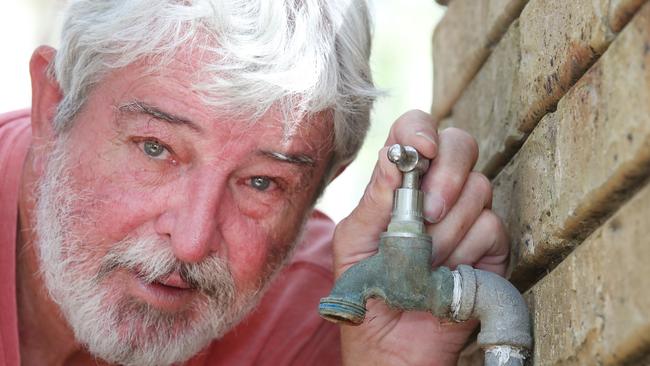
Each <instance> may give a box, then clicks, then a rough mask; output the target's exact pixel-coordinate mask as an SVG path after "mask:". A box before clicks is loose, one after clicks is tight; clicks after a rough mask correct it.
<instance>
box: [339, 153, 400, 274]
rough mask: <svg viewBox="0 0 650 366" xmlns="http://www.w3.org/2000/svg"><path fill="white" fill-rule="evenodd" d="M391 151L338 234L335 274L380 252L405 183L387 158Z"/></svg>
mask: <svg viewBox="0 0 650 366" xmlns="http://www.w3.org/2000/svg"><path fill="white" fill-rule="evenodd" d="M387 152H388V147H384V148H382V149H381V150H380V151H379V157H378V160H377V164H376V165H375V169H374V171H373V173H372V177H371V179H370V183H368V186H367V187H366V190H365V192H364V194H363V197H361V200H360V202H359V205H357V207H356V208H355V209H354V210H353V211H352V213H350V215H349V216H348V217H346V218H345V219H343V220H342V221H341V222H340V223H339V224H338V225H337V227H336V230H335V232H334V243H336V245H335V247H334V251H335V253H334V254H335V256H334V261H335V270H336V272H338V273H342V272H343V271H344V270H345V269H347V267H349V266H350V265H352V264H354V263H356V262H357V261H359V260H361V259H363V258H365V257H368V256H370V255H372V254H374V253H375V252H376V251H377V241H378V238H379V235H380V234H381V232H382V231H384V230H385V229H386V227H387V226H388V222H389V221H390V214H391V211H392V206H393V192H394V191H395V189H397V188H398V187H399V186H400V184H401V183H402V174H401V173H400V171H399V170H398V169H397V166H395V164H393V163H391V162H390V161H389V160H388V157H387Z"/></svg>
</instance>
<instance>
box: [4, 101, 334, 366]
mask: <svg viewBox="0 0 650 366" xmlns="http://www.w3.org/2000/svg"><path fill="white" fill-rule="evenodd" d="M30 141H31V128H30V115H29V111H28V110H23V111H17V112H12V113H7V114H4V115H0V279H2V280H1V281H0V363H1V364H2V365H11V366H13V365H19V364H20V350H19V341H18V309H16V228H17V222H18V189H19V186H20V177H21V174H22V166H23V162H24V160H25V155H26V152H27V149H28V147H29V144H30ZM333 230H334V224H333V222H332V221H331V220H330V219H329V218H328V217H327V216H325V215H324V214H322V213H320V212H318V211H315V212H314V213H313V214H312V215H311V217H310V218H309V220H308V221H307V226H306V228H305V234H304V239H303V241H302V242H301V243H300V244H299V245H298V248H297V249H296V253H295V254H294V257H293V259H292V260H291V261H290V263H289V264H288V266H287V267H286V268H284V270H283V271H282V272H281V273H280V275H279V276H278V277H277V279H276V280H275V282H273V284H271V286H270V288H269V290H268V292H267V293H266V294H265V295H264V297H263V298H262V301H261V302H260V304H259V306H258V307H257V309H256V310H254V311H253V313H251V314H250V315H249V316H248V317H247V318H246V319H245V320H244V321H242V323H241V324H239V325H238V326H237V327H235V328H234V329H233V330H231V331H230V332H229V333H228V334H226V335H225V336H224V337H223V338H222V339H219V340H215V341H214V342H212V344H210V346H208V347H207V348H206V349H205V350H203V351H202V352H201V353H200V354H198V355H197V356H196V357H194V358H193V359H192V360H190V361H189V362H188V363H187V364H188V365H336V364H340V363H341V361H340V343H339V332H338V327H337V326H336V325H334V324H331V323H329V322H326V321H324V320H322V319H321V318H320V317H319V316H318V301H319V300H320V298H321V297H325V296H327V295H328V293H329V291H330V289H331V287H332V282H333V275H332V271H331V267H332V254H331V239H332V233H333Z"/></svg>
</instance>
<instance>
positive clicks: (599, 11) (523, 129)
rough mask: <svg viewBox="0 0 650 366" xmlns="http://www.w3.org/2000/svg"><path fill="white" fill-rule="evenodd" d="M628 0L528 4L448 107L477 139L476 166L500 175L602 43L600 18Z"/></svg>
mask: <svg viewBox="0 0 650 366" xmlns="http://www.w3.org/2000/svg"><path fill="white" fill-rule="evenodd" d="M635 1H638V0H619V1H616V0H611V1H610V0H574V1H556V0H530V1H529V2H528V4H527V5H526V7H525V8H524V9H523V11H522V12H521V16H520V17H519V19H518V22H516V23H513V25H512V26H511V27H510V29H509V30H508V32H507V33H506V35H504V37H503V39H502V40H501V42H500V43H506V42H508V43H509V44H504V45H501V44H499V45H497V47H496V48H495V50H494V51H493V52H492V54H491V55H490V56H489V58H488V59H487V61H486V62H485V64H484V66H483V67H482V68H481V70H480V71H479V72H478V74H477V75H476V76H475V77H474V79H473V80H472V81H471V83H470V84H469V85H468V86H467V88H466V90H465V91H463V94H462V95H461V97H460V98H459V100H458V101H457V102H456V104H455V105H454V107H453V112H452V121H453V125H455V126H457V127H460V128H463V129H465V130H468V131H469V132H470V133H472V134H473V135H474V136H475V137H476V138H477V139H478V140H479V141H481V143H480V145H481V148H482V150H481V155H480V156H479V161H478V163H477V169H478V170H481V171H483V172H484V173H485V174H486V175H488V176H489V177H494V176H495V175H496V174H497V173H498V172H499V170H500V169H501V168H502V167H503V166H504V165H505V164H506V163H507V162H508V160H510V158H511V157H512V156H513V155H514V153H515V152H516V151H517V150H518V149H519V148H520V147H521V145H522V143H523V141H524V140H525V139H526V137H527V136H528V135H529V134H530V132H531V131H532V130H533V128H534V127H535V126H536V125H537V123H538V122H539V120H540V119H541V117H543V116H544V115H545V114H546V113H548V112H551V111H553V110H555V108H556V104H557V102H558V100H559V99H560V98H561V97H562V96H563V95H564V94H566V92H567V90H568V89H569V88H570V87H571V86H572V85H573V84H574V83H575V82H576V80H578V79H579V78H580V77H581V76H582V75H583V74H584V72H585V71H586V70H587V69H588V68H589V67H590V66H591V65H592V64H593V63H594V62H595V61H596V60H597V59H598V57H600V55H601V54H602V53H603V52H605V50H606V49H607V47H609V45H610V43H611V42H612V41H613V39H614V38H615V33H614V31H613V29H611V28H610V25H609V23H610V21H609V20H608V17H607V15H608V14H622V13H625V11H624V10H623V9H628V11H630V9H637V8H635V7H634V6H633V5H634V4H633V3H634V2H635ZM628 18H629V17H628ZM616 19H620V20H619V22H623V21H624V20H626V19H625V18H624V17H618V18H616ZM617 29H618V28H617ZM500 68H505V70H501V71H499V70H500Z"/></svg>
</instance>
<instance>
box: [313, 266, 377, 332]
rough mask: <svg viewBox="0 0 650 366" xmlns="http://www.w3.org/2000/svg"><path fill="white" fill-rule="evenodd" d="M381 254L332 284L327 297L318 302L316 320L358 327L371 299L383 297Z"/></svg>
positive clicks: (351, 268) (353, 267) (352, 268)
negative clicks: (367, 302) (321, 319)
mask: <svg viewBox="0 0 650 366" xmlns="http://www.w3.org/2000/svg"><path fill="white" fill-rule="evenodd" d="M381 261H382V257H381V253H377V254H375V255H373V256H372V257H370V258H367V259H364V260H362V261H361V262H359V263H357V264H355V265H353V266H352V267H350V268H349V269H348V270H347V271H345V272H344V273H343V274H342V275H341V276H340V277H339V278H338V280H336V283H335V285H334V288H333V289H332V292H331V293H330V295H329V296H327V297H324V298H322V299H321V300H320V304H319V306H318V312H319V313H320V316H321V317H323V318H325V319H326V320H329V321H331V322H334V323H343V324H348V325H359V324H361V323H363V320H364V319H365V315H366V301H367V300H368V298H369V297H371V296H378V297H385V294H383V290H382V288H381V287H380V286H378V284H379V283H381V282H382V281H381V276H382V273H381V271H380V270H381V268H382V266H381V265H380V262H381Z"/></svg>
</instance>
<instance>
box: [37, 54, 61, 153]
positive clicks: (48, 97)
mask: <svg viewBox="0 0 650 366" xmlns="http://www.w3.org/2000/svg"><path fill="white" fill-rule="evenodd" d="M55 55H56V50H55V49H54V48H52V47H49V46H40V47H38V48H37V49H36V50H34V53H33V54H32V58H31V60H30V62H29V74H30V75H31V78H32V115H31V117H32V138H33V142H32V143H33V145H34V146H37V147H43V145H42V144H49V143H51V142H53V141H54V138H55V133H54V125H53V121H54V115H55V113H56V108H57V106H58V105H59V102H60V101H61V99H62V93H61V89H60V88H59V84H58V83H57V82H56V80H54V79H53V78H51V77H50V75H48V68H49V66H50V63H51V62H52V60H53V59H54V56H55ZM39 145H40V146H39Z"/></svg>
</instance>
